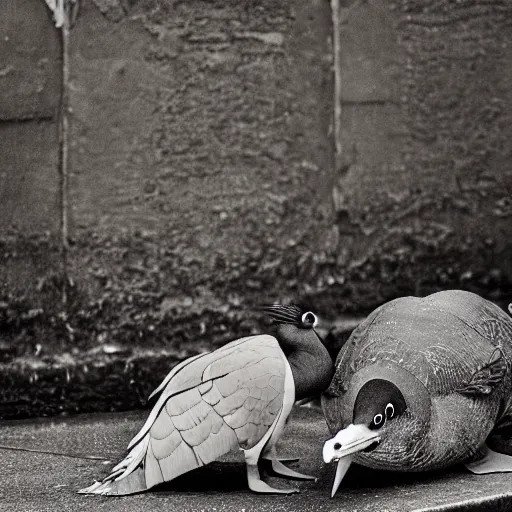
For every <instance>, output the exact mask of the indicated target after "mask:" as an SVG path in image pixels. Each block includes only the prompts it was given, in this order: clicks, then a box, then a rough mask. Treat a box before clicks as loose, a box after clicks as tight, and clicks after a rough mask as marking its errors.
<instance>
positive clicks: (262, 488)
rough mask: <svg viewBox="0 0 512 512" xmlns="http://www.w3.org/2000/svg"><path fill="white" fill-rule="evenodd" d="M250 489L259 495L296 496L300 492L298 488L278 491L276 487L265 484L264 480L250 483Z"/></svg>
mask: <svg viewBox="0 0 512 512" xmlns="http://www.w3.org/2000/svg"><path fill="white" fill-rule="evenodd" d="M249 489H250V490H251V491H252V492H257V493H259V494H296V493H298V492H299V489H296V488H291V489H276V488H275V487H270V485H268V484H267V483H265V482H263V480H255V481H253V482H249Z"/></svg>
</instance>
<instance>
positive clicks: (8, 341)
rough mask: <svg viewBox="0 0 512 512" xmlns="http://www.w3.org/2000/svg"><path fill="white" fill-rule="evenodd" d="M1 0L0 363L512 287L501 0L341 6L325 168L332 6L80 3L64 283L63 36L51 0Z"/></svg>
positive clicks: (197, 341)
mask: <svg viewBox="0 0 512 512" xmlns="http://www.w3.org/2000/svg"><path fill="white" fill-rule="evenodd" d="M0 9H1V13H2V16H0V26H3V25H1V24H6V26H7V29H8V31H9V34H10V35H9V37H11V35H12V37H14V36H16V39H11V40H10V41H7V40H2V41H0V56H3V55H5V56H6V58H5V59H4V61H3V62H5V63H6V64H5V66H4V67H0V84H1V85H2V86H3V88H4V89H5V90H6V91H8V94H6V95H4V96H2V100H1V101H0V134H1V137H0V151H1V153H2V158H3V164H2V166H1V172H0V294H1V295H0V322H2V327H3V331H4V333H5V335H4V337H2V339H0V358H2V359H4V360H7V359H8V358H12V357H14V356H20V355H23V354H25V355H26V354H27V353H28V354H33V353H35V352H37V353H38V354H39V353H41V354H45V352H47V353H48V355H49V354H50V353H52V352H56V351H60V350H67V351H69V350H70V349H71V348H72V347H74V348H76V349H78V350H80V351H85V352H86V351H88V350H94V349H95V348H97V347H98V346H101V345H103V344H104V343H106V342H113V343H118V344H120V345H123V346H125V347H128V346H133V345H135V344H141V345H144V346H145V348H157V349H158V350H162V349H165V348H166V347H168V346H169V345H170V344H172V345H173V346H174V347H178V346H179V345H180V344H182V343H184V342H187V343H188V344H189V346H190V345H192V346H193V345H196V347H195V351H198V350H201V349H203V348H205V347H207V346H209V347H211V345H212V344H213V345H217V344H220V343H223V342H225V341H227V340H230V339H233V338H235V337H239V336H244V335H248V334H251V333H254V332H258V331H260V328H259V327H258V324H257V322H256V316H255V314H254V313H253V312H248V310H251V308H253V307H254V306H255V305H258V304H260V303H262V302H272V301H275V300H282V301H291V300H296V301H297V300H303V301H305V302H310V303H311V304H314V305H315V308H316V310H318V311H320V312H322V313H323V314H324V315H326V316H328V317H330V318H331V319H336V318H337V317H338V315H339V314H340V312H368V311H369V310H371V309H372V308H374V307H375V306H377V305H379V304H380V303H382V302H384V301H386V300H389V299H392V298H394V297H397V296H400V295H405V294H415V295H424V294H427V293H429V292H431V291H436V290H439V289H444V288H465V289H470V290H473V291H477V292H479V293H481V294H483V295H484V296H486V297H488V298H491V299H495V300H498V301H502V302H505V301H507V300H510V297H511V284H510V283H511V275H512V260H511V258H510V257H509V255H510V254H511V246H510V245H511V242H510V240H511V239H512V236H511V223H510V218H511V215H512V202H511V199H510V197H511V195H512V172H511V170H510V166H509V165H508V162H509V161H510V156H511V155H510V153H511V148H512V146H511V144H512V143H511V142H510V141H511V140H512V137H511V135H512V134H511V133H510V130H511V126H512V122H511V116H512V106H511V92H510V91H511V90H512V87H511V85H512V84H511V77H512V65H511V64H510V63H511V62H512V59H511V58H510V57H511V56H512V54H511V52H512V50H511V45H512V28H511V23H512V22H511V20H512V12H511V9H512V6H511V5H510V4H509V2H505V1H498V0H495V1H492V2H488V1H483V0H463V1H461V2H455V3H454V2H451V1H448V0H439V1H436V2H429V1H427V0H421V1H420V0H414V1H394V2H378V1H377V0H368V1H366V2H361V1H356V2H351V1H342V2H341V11H340V17H341V25H340V43H341V44H340V62H341V64H340V69H338V70H337V72H338V74H339V75H340V79H341V97H340V98H339V101H340V105H341V138H342V140H341V141H340V142H341V148H342V155H341V159H340V166H339V168H338V167H337V168H335V166H334V158H333V148H334V140H333V127H332V119H333V112H334V103H333V96H334V92H333V74H332V65H333V55H332V48H331V42H332V19H331V12H330V5H329V2H326V1H323V0H314V1H312V2H299V1H298V0H294V1H291V2H286V3H282V2H276V1H275V0H261V1H252V0H247V1H244V2H240V1H235V0H211V1H199V0H192V1H189V2H179V1H175V2H171V1H166V0H138V1H135V0H83V1H82V2H81V10H80V14H79V17H78V19H77V22H76V24H75V26H74V27H73V29H72V31H71V37H70V39H71V52H70V73H71V77H70V83H69V93H70V103H71V104H70V106H71V112H70V124H71V133H70V147H69V153H70V173H69V174H70V176H69V178H70V182H69V185H70V187H69V205H70V208H69V216H70V219H69V220H70V230H69V234H70V250H69V258H68V265H69V268H68V275H69V276H70V278H71V281H70V282H69V283H66V282H65V281H64V279H63V278H62V275H61V274H60V270H61V257H60V255H59V253H60V247H59V243H60V241H59V233H58V230H59V218H60V212H59V204H58V176H59V170H58V145H57V144H58V139H57V119H56V117H55V110H56V109H57V108H58V102H59V98H60V93H61V91H60V77H61V70H60V62H61V54H60V52H61V47H60V44H59V33H58V31H57V30H56V29H55V28H54V26H53V24H52V20H51V16H50V13H49V10H48V9H47V8H46V5H45V3H44V2H41V0H20V1H19V2H18V1H17V0H8V1H6V2H2V5H1V7H0ZM11 32H12V34H11ZM22 50H23V51H22ZM25 50H26V51H25ZM10 59H13V60H10ZM19 83H23V87H16V86H15V85H16V84H19ZM14 91H16V92H14ZM16 119H24V120H25V121H24V122H22V123H18V122H17V123H14V122H13V121H14V120H16ZM64 287H66V288H67V290H66V291H67V298H68V300H67V305H66V308H65V310H63V307H62V303H61V294H62V290H63V288H64ZM260 332H261V331H260ZM38 347H39V348H38ZM78 359H80V358H78Z"/></svg>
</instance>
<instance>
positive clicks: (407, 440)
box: [322, 290, 512, 496]
mask: <svg viewBox="0 0 512 512" xmlns="http://www.w3.org/2000/svg"><path fill="white" fill-rule="evenodd" d="M509 310H510V306H509ZM511 368H512V319H511V318H510V317H509V315H508V314H507V313H506V312H505V311H503V310H502V309H501V308H500V307H498V306H497V305H495V304H494V303H492V302H490V301H488V300H485V299H483V298H481V297H480V296H478V295H476V294H474V293H471V292H467V291H462V290H446V291H442V292H438V293H434V294H432V295H429V296H427V297H424V298H417V297H402V298H399V299H395V300H393V301H391V302H388V303H386V304H384V305H382V306H381V307H379V308H377V309H376V310H375V311H374V312H373V313H371V314H370V315H369V316H368V317H367V318H366V319H365V320H364V321H363V322H362V323H361V324H360V325H359V326H358V327H357V328H356V329H355V330H354V331H353V333H352V335H351V337H350V338H349V340H348V341H347V342H346V344H345V345H344V346H343V347H342V349H341V350H340V353H339V355H338V358H337V360H336V363H335V375H334V377H333V380H332V382H331V384H330V386H329V388H328V389H327V390H326V391H325V392H324V393H323V395H322V409H323V411H324V415H325V417H326V421H327V424H328V427H329V430H330V432H331V434H332V435H333V437H332V438H331V439H329V440H328V441H327V442H326V443H325V444H324V447H323V458H324V461H325V462H326V463H329V462H337V470H336V475H335V479H334V484H333V487H332V493H331V496H334V495H335V493H336V491H337V489H338V487H339V485H340V483H341V481H342V479H343V477H344V475H345V473H346V472H347V470H348V468H349V466H350V464H351V462H352V460H355V461H356V462H357V463H359V464H361V465H364V466H368V467H370V468H375V469H382V470H393V471H428V470H436V469H441V468H445V467H448V466H451V465H454V464H459V463H465V464H466V467H467V468H468V469H469V470H471V471H472V472H474V473H490V472H498V471H512V373H511Z"/></svg>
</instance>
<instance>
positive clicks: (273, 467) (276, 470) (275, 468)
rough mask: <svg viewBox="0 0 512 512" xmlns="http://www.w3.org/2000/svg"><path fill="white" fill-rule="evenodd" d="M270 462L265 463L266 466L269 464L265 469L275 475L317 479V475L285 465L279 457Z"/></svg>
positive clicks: (299, 478)
mask: <svg viewBox="0 0 512 512" xmlns="http://www.w3.org/2000/svg"><path fill="white" fill-rule="evenodd" d="M268 462H269V464H265V466H267V467H266V468H265V469H266V471H267V472H268V473H270V474H273V475H275V476H281V477H284V478H292V479H294V480H315V481H316V480H317V479H316V477H314V476H309V475H304V474H302V473H298V472H297V471H294V470H293V469H291V468H289V467H287V466H285V465H284V464H283V463H282V462H281V461H280V460H278V459H270V460H269V461H268ZM269 470H270V471H269Z"/></svg>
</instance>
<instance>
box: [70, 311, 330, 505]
mask: <svg viewBox="0 0 512 512" xmlns="http://www.w3.org/2000/svg"><path fill="white" fill-rule="evenodd" d="M263 309H264V310H265V311H266V313H267V314H268V315H269V316H270V317H271V319H272V320H273V322H274V324H275V326H276V336H275V337H274V336H270V335H268V334H261V335H256V336H249V337H245V338H241V339H238V340H235V341H232V342H230V343H228V344H226V345H224V346H222V347H221V348H219V349H217V350H215V351H213V352H208V353H203V354H199V355H196V356H194V357H191V358H189V359H187V360H186V361H184V362H182V363H181V364H178V365H177V366H175V367H174V368H173V369H172V371H171V372H170V373H169V374H168V375H167V377H166V378H165V379H164V380H163V382H162V383H161V384H160V386H159V387H158V388H157V389H156V390H155V391H154V392H153V394H152V396H158V400H157V402H156V404H155V405H154V407H153V409H152V411H151V413H150V414H149V417H148V418H147V421H146V423H145V424H144V426H143V427H142V429H141V430H140V432H139V433H138V434H137V435H136V436H135V437H134V438H133V439H132V441H131V442H130V444H129V446H128V450H129V453H128V454H127V456H126V457H125V458H124V459H123V460H122V461H121V462H120V463H119V464H117V465H116V466H115V467H114V468H113V469H112V471H111V473H110V475H108V476H107V477H106V478H105V479H104V480H102V481H101V482H95V483H94V484H93V485H91V486H90V487H87V488H85V489H82V490H80V491H79V492H80V493H84V494H101V495H111V496H119V495H127V494H134V493H139V492H143V491H146V490H147V489H150V488H152V487H154V486H155V485H158V484H161V483H162V482H169V481H171V480H173V479H174V478H176V477H178V476H179V475H182V474H184V473H186V472H188V471H192V470H193V469H195V468H198V467H201V466H204V465H206V464H208V463H210V462H212V461H214V460H216V459H218V458H219V457H221V456H222V455H224V454H226V453H228V452H229V451H231V450H236V449H241V450H243V452H244V457H245V463H246V468H247V481H248V485H249V489H250V490H251V491H253V492H256V493H268V494H274V493H276V494H290V493H293V492H298V489H295V488H292V489H276V488H273V487H271V486H270V485H268V484H267V483H266V482H264V481H263V480H262V479H261V475H260V471H259V467H258V462H259V461H261V460H265V461H266V463H268V464H269V465H270V468H269V469H270V470H271V471H272V472H273V473H274V474H276V475H277V476H282V477H285V478H293V479H305V480H311V479H314V477H310V476H308V475H302V474H301V473H298V472H296V471H294V470H292V469H290V468H289V467H287V466H286V465H284V464H283V460H289V459H280V458H279V457H278V456H277V454H276V443H277V441H278V440H279V438H280V437H281V435H282V433H283V429H284V427H285V424H286V421H287V418H288V416H289V415H290V412H291V410H292V407H293V405H294V403H295V402H296V401H299V400H302V399H307V398H308V397H311V396H315V395H318V394H320V393H321V392H322V391H324V390H325V389H326V388H327V386H328V385H329V383H330V382H331V379H332V376H333V374H334V365H333V362H332V359H331V357H330V356H329V353H328V352H327V349H326V348H325V347H324V345H323V343H322V340H321V339H320V337H319V336H318V334H317V333H316V331H315V327H316V325H317V322H318V320H317V317H316V315H315V314H314V313H312V312H311V311H308V310H305V309H303V308H300V307H298V306H296V305H279V304H275V305H270V306H266V307H264V308H263Z"/></svg>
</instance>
